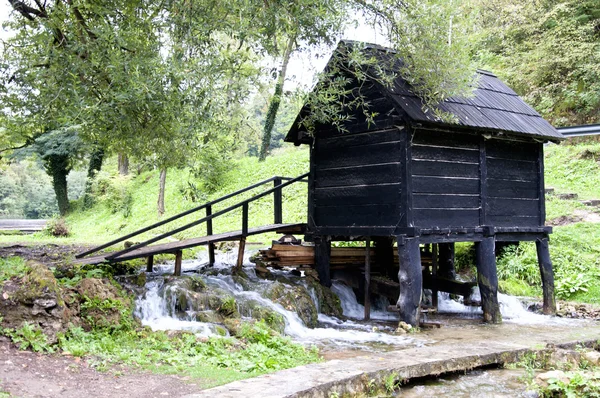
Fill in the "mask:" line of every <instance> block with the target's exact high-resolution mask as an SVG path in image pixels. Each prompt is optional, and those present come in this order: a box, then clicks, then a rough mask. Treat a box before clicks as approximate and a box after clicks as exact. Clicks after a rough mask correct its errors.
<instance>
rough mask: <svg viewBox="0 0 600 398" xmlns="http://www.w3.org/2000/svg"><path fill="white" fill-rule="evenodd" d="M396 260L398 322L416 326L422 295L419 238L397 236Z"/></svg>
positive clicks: (419, 315) (419, 314)
mask: <svg viewBox="0 0 600 398" xmlns="http://www.w3.org/2000/svg"><path fill="white" fill-rule="evenodd" d="M396 240H397V242H398V259H399V263H400V269H399V271H398V281H399V284H400V295H399V297H398V302H397V304H396V306H397V307H398V312H399V314H400V320H401V321H404V322H406V323H408V324H410V325H413V326H418V325H419V319H420V317H421V309H420V308H421V295H422V293H423V274H422V272H421V252H420V251H419V238H418V237H411V238H407V237H405V236H402V235H401V236H397V237H396Z"/></svg>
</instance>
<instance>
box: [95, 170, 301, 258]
mask: <svg viewBox="0 0 600 398" xmlns="http://www.w3.org/2000/svg"><path fill="white" fill-rule="evenodd" d="M308 175H309V173H305V174H302V175H300V176H298V177H296V178H292V179H290V180H288V181H286V182H283V183H281V184H280V185H277V186H275V187H273V188H271V189H268V190H266V191H264V192H261V193H259V194H257V195H254V196H253V197H251V198H249V199H246V200H243V201H241V202H238V203H236V204H234V205H232V206H229V207H227V208H226V209H223V210H220V211H218V212H216V213H213V214H211V215H209V216H208V215H207V216H206V217H204V218H201V219H199V220H197V221H193V222H191V223H189V224H186V225H183V226H181V227H179V228H176V229H174V230H172V231H169V232H165V233H164V234H161V235H159V236H156V237H154V238H151V239H148V240H147V241H144V242H141V243H138V244H135V245H132V246H130V247H128V248H125V249H123V250H121V251H118V252H116V253H113V254H111V255H109V256H106V259H107V260H114V259H115V258H117V257H119V256H122V255H123V254H126V253H129V252H131V251H134V250H136V249H139V248H141V247H144V246H148V245H149V244H151V243H154V242H157V241H159V240H161V239H164V238H168V237H169V236H171V235H174V234H177V233H179V232H182V231H185V230H186V229H189V228H192V227H195V226H196V225H199V224H201V223H203V222H207V221H209V220H213V219H214V218H216V217H219V216H221V215H223V214H226V213H229V212H230V211H232V210H235V209H237V208H239V207H243V206H244V205H246V206H247V205H248V204H249V203H250V202H254V201H256V200H258V199H260V198H262V197H265V196H267V195H269V194H271V193H273V192H276V191H280V190H281V189H282V188H285V187H286V186H288V185H291V184H293V183H295V182H298V181H301V180H302V179H303V178H305V177H307V176H308ZM275 178H277V177H272V178H270V179H269V180H265V181H266V182H270V181H273V179H275ZM263 183H265V182H263ZM255 185H256V184H255ZM261 185H262V184H261ZM254 188H256V186H255V187H254ZM228 197H231V195H229V196H228ZM219 201H221V200H219ZM209 203H210V202H209ZM211 204H212V203H211ZM244 214H246V215H247V211H246V212H244ZM246 218H247V217H246ZM244 222H245V223H246V227H247V222H248V220H247V219H246V220H242V223H244Z"/></svg>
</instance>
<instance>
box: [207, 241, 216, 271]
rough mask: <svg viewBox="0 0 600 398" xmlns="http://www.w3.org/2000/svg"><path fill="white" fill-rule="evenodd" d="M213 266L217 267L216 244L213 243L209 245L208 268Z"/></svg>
mask: <svg viewBox="0 0 600 398" xmlns="http://www.w3.org/2000/svg"><path fill="white" fill-rule="evenodd" d="M213 265H215V244H214V243H212V242H211V243H209V244H208V266H209V267H212V266H213Z"/></svg>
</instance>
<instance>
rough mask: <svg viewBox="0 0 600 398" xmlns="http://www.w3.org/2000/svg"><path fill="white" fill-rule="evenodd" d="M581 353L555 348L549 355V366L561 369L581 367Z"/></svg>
mask: <svg viewBox="0 0 600 398" xmlns="http://www.w3.org/2000/svg"><path fill="white" fill-rule="evenodd" d="M580 360H581V354H580V353H579V352H577V351H574V350H563V349H560V348H556V349H554V350H553V351H552V352H551V353H550V356H549V357H548V366H550V367H552V368H559V369H572V368H576V367H579V361H580Z"/></svg>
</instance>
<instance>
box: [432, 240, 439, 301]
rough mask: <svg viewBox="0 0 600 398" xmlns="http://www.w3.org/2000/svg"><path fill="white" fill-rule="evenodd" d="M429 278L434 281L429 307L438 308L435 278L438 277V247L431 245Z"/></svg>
mask: <svg viewBox="0 0 600 398" xmlns="http://www.w3.org/2000/svg"><path fill="white" fill-rule="evenodd" d="M431 246H432V248H431V276H432V277H433V280H434V281H435V283H434V288H433V289H431V305H432V306H433V307H434V308H437V306H438V290H437V279H436V278H437V276H438V252H439V250H438V245H437V244H435V243H434V244H432V245H431Z"/></svg>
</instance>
